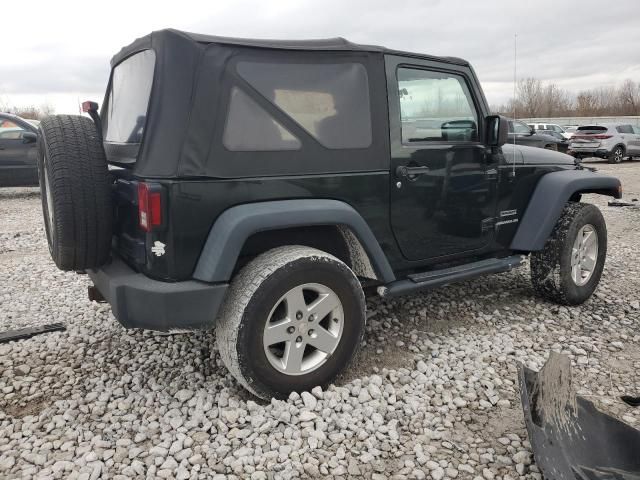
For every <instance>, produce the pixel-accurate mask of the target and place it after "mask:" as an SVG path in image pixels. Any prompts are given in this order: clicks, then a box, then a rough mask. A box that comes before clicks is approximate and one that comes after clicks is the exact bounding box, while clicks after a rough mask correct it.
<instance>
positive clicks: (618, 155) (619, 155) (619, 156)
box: [609, 145, 624, 163]
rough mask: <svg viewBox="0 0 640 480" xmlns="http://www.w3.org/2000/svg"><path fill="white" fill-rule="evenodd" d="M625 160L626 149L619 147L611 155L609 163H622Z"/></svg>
mask: <svg viewBox="0 0 640 480" xmlns="http://www.w3.org/2000/svg"><path fill="white" fill-rule="evenodd" d="M623 159H624V147H622V145H618V146H617V147H616V148H614V149H613V151H612V152H611V154H610V155H609V163H620V162H622V160H623Z"/></svg>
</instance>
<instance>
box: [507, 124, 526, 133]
mask: <svg viewBox="0 0 640 480" xmlns="http://www.w3.org/2000/svg"><path fill="white" fill-rule="evenodd" d="M509 133H516V134H520V135H522V134H525V135H529V134H530V133H531V129H530V128H529V125H525V124H524V123H522V122H509Z"/></svg>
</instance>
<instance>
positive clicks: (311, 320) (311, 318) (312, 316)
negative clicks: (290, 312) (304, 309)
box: [309, 314, 316, 322]
mask: <svg viewBox="0 0 640 480" xmlns="http://www.w3.org/2000/svg"><path fill="white" fill-rule="evenodd" d="M315 319H316V316H315V315H314V314H311V315H309V321H310V322H313V321H315Z"/></svg>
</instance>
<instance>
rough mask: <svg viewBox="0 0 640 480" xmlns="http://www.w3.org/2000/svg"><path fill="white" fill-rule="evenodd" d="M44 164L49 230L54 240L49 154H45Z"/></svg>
mask: <svg viewBox="0 0 640 480" xmlns="http://www.w3.org/2000/svg"><path fill="white" fill-rule="evenodd" d="M42 166H43V167H44V189H45V196H46V198H47V218H46V222H47V227H48V230H49V235H50V236H51V239H52V240H53V236H54V234H55V228H54V226H55V212H54V210H53V195H52V194H51V187H50V186H49V168H48V167H47V156H46V155H45V156H44V159H43V162H42Z"/></svg>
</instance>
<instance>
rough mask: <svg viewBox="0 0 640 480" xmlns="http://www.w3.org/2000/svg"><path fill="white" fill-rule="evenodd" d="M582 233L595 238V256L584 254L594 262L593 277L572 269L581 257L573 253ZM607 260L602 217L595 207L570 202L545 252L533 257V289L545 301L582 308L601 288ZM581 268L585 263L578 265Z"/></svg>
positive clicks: (537, 253)
mask: <svg viewBox="0 0 640 480" xmlns="http://www.w3.org/2000/svg"><path fill="white" fill-rule="evenodd" d="M583 229H584V230H583ZM589 231H591V234H589V233H588V232H589ZM579 233H580V234H582V233H586V235H587V236H586V237H585V238H587V239H588V238H592V237H590V235H595V236H596V237H595V238H596V239H597V242H596V248H597V249H596V253H595V254H594V253H593V251H589V250H588V249H585V250H584V251H583V253H585V256H588V257H589V258H591V260H592V261H595V264H594V265H593V266H592V267H591V273H588V272H587V270H582V269H580V270H575V271H574V270H573V269H572V259H573V258H576V257H574V255H576V253H580V252H578V251H577V250H575V249H574V247H576V246H577V245H576V239H577V236H578V234H579ZM588 243H589V242H588V241H587V242H585V244H588ZM606 256H607V227H606V224H605V221H604V218H603V216H602V213H601V212H600V210H599V209H598V208H597V207H596V206H595V205H589V204H585V203H575V202H570V203H568V204H567V206H566V207H565V209H564V210H563V212H562V215H561V216H560V218H559V219H558V223H557V224H556V226H555V227H554V229H553V231H552V232H551V235H550V237H549V239H548V240H547V242H546V244H545V246H544V249H543V250H542V251H540V252H534V253H532V255H531V281H532V283H533V286H534V289H535V290H536V292H537V293H538V294H539V295H540V296H542V297H543V298H546V299H548V300H551V301H554V302H556V303H560V304H562V305H579V304H581V303H583V302H585V301H586V300H587V299H588V298H589V297H591V295H592V294H593V292H594V290H595V289H596V287H597V286H598V283H599V282H600V277H601V276H602V270H603V268H604V262H605V258H606ZM588 262H589V260H585V263H584V264H587V263H588ZM581 265H583V263H580V264H579V266H581ZM572 273H577V275H576V277H578V281H575V280H574V277H573V275H572ZM587 274H588V275H587Z"/></svg>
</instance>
